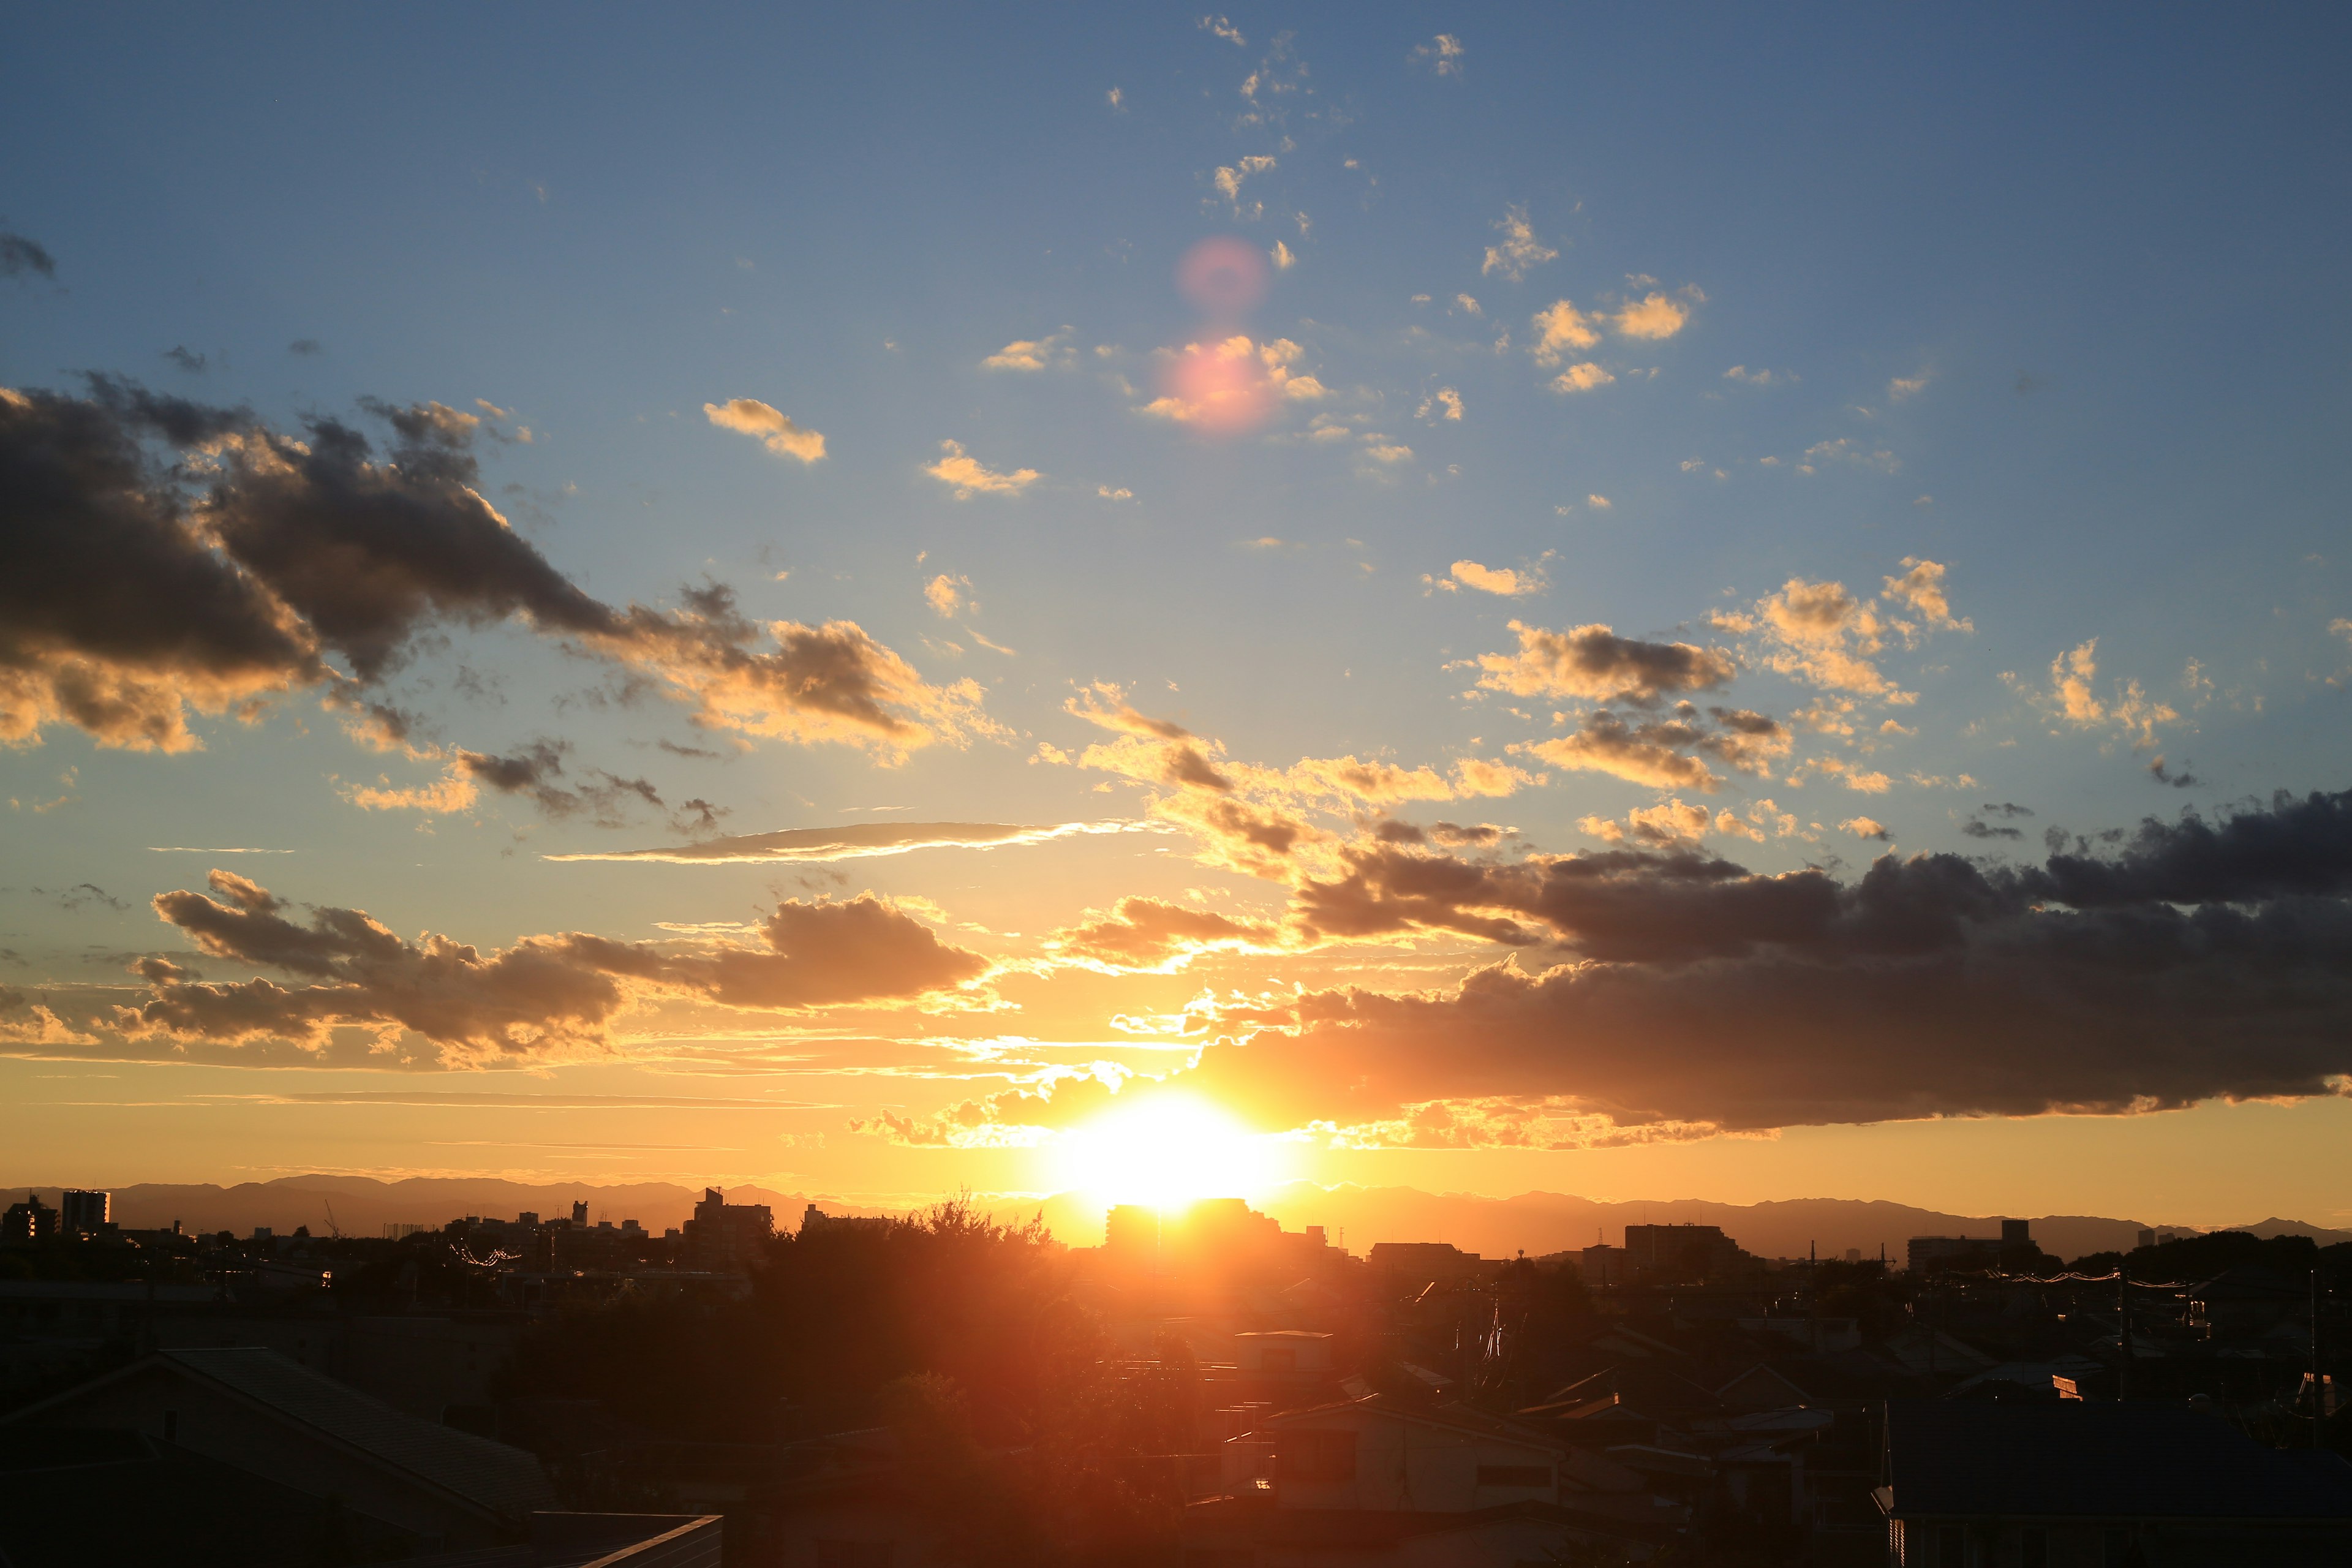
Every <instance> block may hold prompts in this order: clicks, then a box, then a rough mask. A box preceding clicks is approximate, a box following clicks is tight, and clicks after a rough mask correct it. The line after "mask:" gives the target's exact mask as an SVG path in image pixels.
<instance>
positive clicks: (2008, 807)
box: [1984, 800, 2033, 816]
mask: <svg viewBox="0 0 2352 1568" xmlns="http://www.w3.org/2000/svg"><path fill="white" fill-rule="evenodd" d="M1984 814H1985V815H1986V816H2032V815H2033V813H2032V812H2031V811H2029V810H2027V809H2026V808H2025V807H2024V806H2021V805H2018V804H2017V803H2016V802H2014V801H2007V800H2004V801H2002V802H2001V803H2000V805H1994V804H1993V803H1992V802H1990V801H1987V802H1986V803H1985V806H1984Z"/></svg>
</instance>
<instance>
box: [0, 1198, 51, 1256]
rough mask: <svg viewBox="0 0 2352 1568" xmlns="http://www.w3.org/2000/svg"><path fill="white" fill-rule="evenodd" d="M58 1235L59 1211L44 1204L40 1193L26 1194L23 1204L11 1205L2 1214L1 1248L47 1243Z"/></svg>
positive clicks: (0, 1225)
mask: <svg viewBox="0 0 2352 1568" xmlns="http://www.w3.org/2000/svg"><path fill="white" fill-rule="evenodd" d="M57 1233H58V1211H57V1210H55V1209H53V1208H51V1207H50V1206H49V1205H47V1204H45V1203H43V1202H42V1201H41V1194H38V1193H26V1194H25V1201H24V1202H23V1203H21V1204H10V1205H8V1210H7V1212H6V1213H5V1214H0V1247H16V1246H18V1245H21V1244H23V1243H26V1242H34V1241H47V1240H48V1239H49V1238H50V1237H53V1236H55V1235H57Z"/></svg>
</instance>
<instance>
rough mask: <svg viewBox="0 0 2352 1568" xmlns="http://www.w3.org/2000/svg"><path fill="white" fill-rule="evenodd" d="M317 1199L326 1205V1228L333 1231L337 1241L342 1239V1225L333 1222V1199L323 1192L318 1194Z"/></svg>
mask: <svg viewBox="0 0 2352 1568" xmlns="http://www.w3.org/2000/svg"><path fill="white" fill-rule="evenodd" d="M319 1201H320V1203H322V1204H325V1205H327V1228H328V1229H329V1230H330V1231H332V1232H333V1233H334V1237H335V1239H336V1240H337V1241H341V1240H342V1239H343V1227H342V1226H339V1225H337V1224H336V1223H335V1204H334V1200H333V1199H331V1198H330V1197H328V1196H327V1195H326V1194H323V1193H322V1194H320V1196H319Z"/></svg>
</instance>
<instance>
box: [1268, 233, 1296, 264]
mask: <svg viewBox="0 0 2352 1568" xmlns="http://www.w3.org/2000/svg"><path fill="white" fill-rule="evenodd" d="M1266 256H1267V258H1269V259H1271V260H1272V261H1273V262H1274V269H1275V270H1276V272H1287V271H1289V270H1290V269H1291V268H1292V267H1294V266H1296V265H1297V261H1298V258H1297V257H1296V256H1293V255H1292V254H1291V253H1290V247H1288V246H1287V245H1285V244H1284V243H1283V242H1282V241H1280V240H1278V239H1277V240H1276V241H1275V242H1274V248H1273V249H1272V250H1269V251H1267V252H1266Z"/></svg>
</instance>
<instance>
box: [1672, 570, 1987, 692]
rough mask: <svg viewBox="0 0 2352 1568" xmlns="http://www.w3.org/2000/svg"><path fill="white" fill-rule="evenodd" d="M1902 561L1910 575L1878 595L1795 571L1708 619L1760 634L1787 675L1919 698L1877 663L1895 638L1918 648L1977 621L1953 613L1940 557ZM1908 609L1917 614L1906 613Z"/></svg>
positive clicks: (1835, 687) (1766, 659)
mask: <svg viewBox="0 0 2352 1568" xmlns="http://www.w3.org/2000/svg"><path fill="white" fill-rule="evenodd" d="M1903 565H1904V568H1905V570H1904V574H1903V575H1901V576H1899V577H1888V578H1886V579H1885V594H1884V595H1882V596H1880V597H1879V598H1874V599H1864V598H1862V597H1860V596H1858V595H1854V594H1853V593H1850V592H1848V591H1847V589H1846V586H1845V584H1843V583H1838V582H1818V583H1816V582H1807V581H1806V580H1805V579H1803V578H1801V577H1791V578H1790V579H1789V580H1788V582H1787V583H1785V584H1782V585H1781V587H1780V591H1779V592H1778V593H1775V594H1770V595H1766V596H1765V597H1764V598H1762V599H1759V600H1758V601H1757V602H1756V603H1755V605H1753V606H1752V607H1751V608H1749V609H1747V610H1733V611H1725V610H1718V611H1717V612H1715V613H1714V615H1713V616H1710V617H1709V619H1710V620H1711V621H1712V623H1713V624H1714V625H1716V626H1719V627H1721V628H1723V629H1724V630H1727V631H1732V632H1737V633H1739V634H1741V635H1743V636H1751V635H1752V636H1755V637H1758V638H1759V641H1760V642H1761V644H1762V645H1763V650H1762V652H1761V653H1760V655H1759V658H1760V661H1761V662H1762V663H1763V664H1764V665H1765V666H1766V667H1767V668H1770V669H1773V670H1775V671H1777V672H1778V673H1780V674H1782V675H1786V676H1790V677H1792V678H1794V679H1800V680H1803V681H1806V682H1808V683H1809V684H1811V685H1814V686H1818V687H1821V688H1823V689H1827V690H1832V691H1852V692H1856V693H1858V694H1860V695H1862V696H1864V697H1872V698H1876V699H1878V700H1882V701H1885V702H1894V703H1909V702H1913V701H1916V700H1917V699H1916V694H1915V693H1911V692H1906V691H1904V690H1902V689H1899V688H1898V687H1897V686H1896V685H1895V683H1894V682H1893V681H1892V680H1890V679H1887V677H1886V676H1885V673H1884V672H1883V671H1882V670H1881V669H1880V668H1878V666H1877V665H1876V664H1875V663H1874V662H1873V659H1874V658H1875V656H1876V655H1878V654H1880V653H1882V652H1883V651H1885V648H1886V647H1887V643H1888V640H1889V638H1890V637H1892V638H1895V639H1897V640H1900V641H1901V642H1902V643H1903V645H1904V646H1905V647H1918V646H1919V645H1920V644H1921V643H1923V642H1924V641H1926V639H1927V637H1928V635H1929V634H1931V633H1933V632H1936V631H1958V632H1971V631H1974V630H1975V629H1976V628H1975V626H1973V625H1972V624H1971V623H1970V622H1969V621H1967V620H1964V619H1960V618H1958V617H1956V616H1953V615H1952V612H1951V605H1950V603H1949V601H1948V599H1947V597H1946V595H1945V589H1944V576H1945V568H1944V567H1943V566H1942V565H1941V564H1940V563H1937V562H1934V561H1923V560H1920V559H1918V558H1916V557H1914V556H1906V557H1905V558H1904V561H1903ZM1905 611H1907V612H1909V613H1910V614H1912V615H1916V616H1917V617H1918V618H1917V619H1916V620H1913V619H1907V618H1906V617H1905V615H1904V614H1903V612H1905ZM1817 727H1819V726H1817ZM1848 728H1849V729H1850V726H1848Z"/></svg>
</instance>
